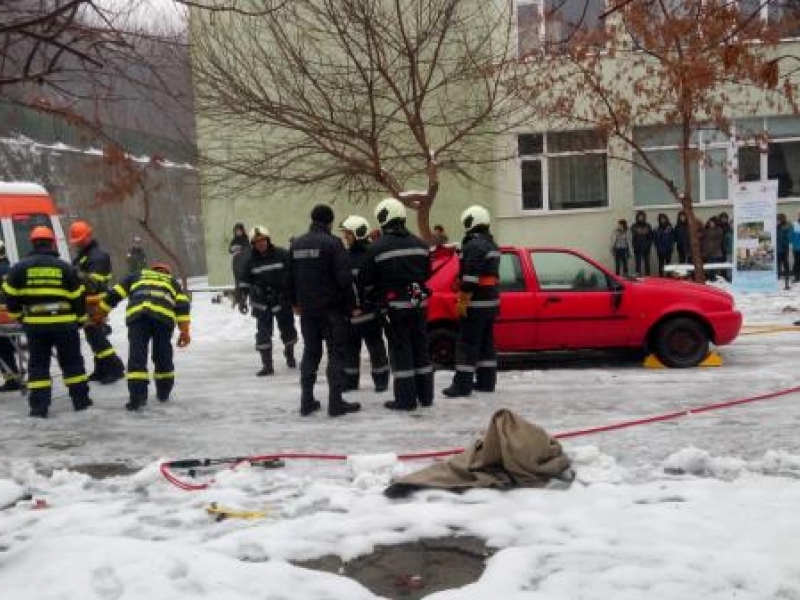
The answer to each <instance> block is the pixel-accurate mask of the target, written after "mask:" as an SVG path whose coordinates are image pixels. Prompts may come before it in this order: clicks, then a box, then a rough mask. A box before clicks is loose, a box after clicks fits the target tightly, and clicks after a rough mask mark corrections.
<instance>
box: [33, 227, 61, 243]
mask: <svg viewBox="0 0 800 600" xmlns="http://www.w3.org/2000/svg"><path fill="white" fill-rule="evenodd" d="M30 240H31V241H32V242H37V241H41V240H45V241H48V242H55V241H56V236H55V235H54V234H53V230H52V229H50V228H49V227H45V226H44V225H39V226H38V227H34V228H33V229H31V235H30Z"/></svg>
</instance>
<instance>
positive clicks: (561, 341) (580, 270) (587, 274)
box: [531, 250, 628, 349]
mask: <svg viewBox="0 0 800 600" xmlns="http://www.w3.org/2000/svg"><path fill="white" fill-rule="evenodd" d="M531 263H532V265H533V269H534V272H535V277H536V280H537V282H538V285H539V293H538V297H537V300H536V305H537V311H538V315H537V325H538V335H539V338H538V342H539V343H538V346H539V348H541V349H560V348H564V349H580V348H608V347H620V346H625V345H626V342H627V339H628V326H627V323H626V321H627V316H626V315H625V312H624V309H623V308H622V304H623V303H622V294H623V293H624V290H623V289H622V287H621V286H622V284H620V283H618V282H617V281H616V280H615V279H614V278H613V277H611V276H610V275H609V274H608V273H607V272H606V271H604V270H603V269H601V268H600V267H599V266H597V265H595V264H594V263H592V262H590V261H588V260H587V259H586V258H584V257H582V256H580V255H578V254H575V253H572V252H569V251H559V250H531Z"/></svg>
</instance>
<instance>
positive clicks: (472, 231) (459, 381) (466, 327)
mask: <svg viewBox="0 0 800 600" xmlns="http://www.w3.org/2000/svg"><path fill="white" fill-rule="evenodd" d="M461 223H462V224H463V225H464V233H465V237H464V241H463V242H462V243H461V269H460V271H459V276H458V277H459V282H460V289H459V293H458V301H457V305H456V306H457V309H458V315H459V318H460V327H459V331H458V341H457V342H456V372H455V375H454V376H453V383H452V384H451V385H450V387H448V388H447V389H445V390H444V392H443V393H444V395H445V396H450V397H456V396H469V395H470V394H471V393H472V390H473V389H475V390H478V391H481V392H493V391H494V387H495V382H496V380H497V354H495V349H494V333H493V330H494V321H495V319H496V318H497V313H498V312H499V309H500V295H499V293H498V289H497V281H498V272H499V268H500V251H499V250H498V248H497V244H495V243H494V239H493V238H492V234H491V232H490V231H489V226H490V218H489V211H488V210H486V209H485V208H483V207H482V206H478V205H474V206H470V207H469V208H468V209H466V210H465V211H464V212H463V213H462V214H461Z"/></svg>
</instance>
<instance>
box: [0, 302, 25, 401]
mask: <svg viewBox="0 0 800 600" xmlns="http://www.w3.org/2000/svg"><path fill="white" fill-rule="evenodd" d="M0 337H2V338H6V339H8V341H9V342H11V346H12V348H13V349H14V356H15V358H16V359H17V368H18V370H19V373H18V376H19V382H20V385H21V386H22V388H21V391H22V395H23V396H24V395H27V393H28V344H27V341H26V339H25V334H24V333H23V331H22V325H20V324H19V323H17V322H16V321H14V320H12V319H11V318H9V316H8V313H7V312H6V310H5V306H0ZM0 371H2V373H3V375H6V374H7V373H11V372H12V369H11V367H10V366H9V365H7V364H6V363H5V361H4V360H3V359H2V358H0Z"/></svg>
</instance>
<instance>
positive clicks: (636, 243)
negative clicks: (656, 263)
mask: <svg viewBox="0 0 800 600" xmlns="http://www.w3.org/2000/svg"><path fill="white" fill-rule="evenodd" d="M631 245H632V246H633V257H634V263H635V265H636V275H637V276H641V275H650V249H651V248H652V247H653V228H652V226H651V225H650V223H648V222H647V215H646V214H645V212H644V211H643V210H640V211H639V212H637V213H636V221H635V222H634V223H633V225H631Z"/></svg>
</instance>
